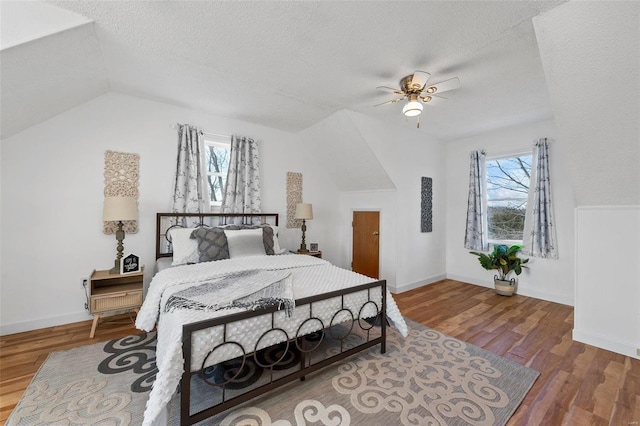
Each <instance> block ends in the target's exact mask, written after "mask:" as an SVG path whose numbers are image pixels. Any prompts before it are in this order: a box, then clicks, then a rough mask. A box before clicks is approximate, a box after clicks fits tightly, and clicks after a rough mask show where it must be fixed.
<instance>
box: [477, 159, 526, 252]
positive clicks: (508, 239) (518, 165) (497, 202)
mask: <svg viewBox="0 0 640 426" xmlns="http://www.w3.org/2000/svg"><path fill="white" fill-rule="evenodd" d="M531 158H532V157H531V153H526V154H520V155H511V156H508V157H507V156H505V157H499V158H498V157H494V158H487V160H486V174H487V227H488V236H489V242H490V243H494V244H495V243H514V242H520V243H521V242H522V240H523V236H524V217H525V213H526V210H527V198H528V196H529V181H530V177H531Z"/></svg>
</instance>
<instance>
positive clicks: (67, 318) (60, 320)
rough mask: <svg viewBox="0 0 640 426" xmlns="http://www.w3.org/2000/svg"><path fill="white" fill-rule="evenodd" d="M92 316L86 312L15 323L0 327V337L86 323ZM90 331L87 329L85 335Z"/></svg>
mask: <svg viewBox="0 0 640 426" xmlns="http://www.w3.org/2000/svg"><path fill="white" fill-rule="evenodd" d="M92 318H93V316H92V315H90V314H89V313H88V312H86V311H82V312H77V313H74V314H69V315H61V316H59V317H52V318H41V319H37V320H33V321H24V322H16V323H13V324H3V325H0V336H5V335H7V334H15V333H22V332H23V331H31V330H38V329H41V328H47V327H55V326H56V325H64V324H71V323H74V322H80V321H87V320H90V319H92ZM89 331H91V329H90V328H87V333H88V332H89Z"/></svg>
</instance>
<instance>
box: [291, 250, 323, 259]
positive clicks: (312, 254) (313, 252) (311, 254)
mask: <svg viewBox="0 0 640 426" xmlns="http://www.w3.org/2000/svg"><path fill="white" fill-rule="evenodd" d="M293 253H295V254H306V255H307V256H313V257H318V258H320V259H322V252H321V251H308V252H306V253H300V252H299V251H294V252H293Z"/></svg>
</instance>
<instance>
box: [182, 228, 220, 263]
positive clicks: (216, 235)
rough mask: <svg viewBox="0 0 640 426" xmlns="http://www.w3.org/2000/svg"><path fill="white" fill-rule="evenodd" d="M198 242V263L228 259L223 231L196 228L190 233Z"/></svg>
mask: <svg viewBox="0 0 640 426" xmlns="http://www.w3.org/2000/svg"><path fill="white" fill-rule="evenodd" d="M191 238H195V239H196V240H198V253H199V256H200V262H211V261H215V260H222V259H229V246H228V245H227V237H226V236H225V235H224V230H222V229H220V228H198V229H196V230H195V231H193V232H192V233H191Z"/></svg>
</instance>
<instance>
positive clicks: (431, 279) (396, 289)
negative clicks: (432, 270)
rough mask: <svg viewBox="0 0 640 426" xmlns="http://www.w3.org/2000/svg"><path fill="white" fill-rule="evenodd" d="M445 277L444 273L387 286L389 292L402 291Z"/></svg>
mask: <svg viewBox="0 0 640 426" xmlns="http://www.w3.org/2000/svg"><path fill="white" fill-rule="evenodd" d="M445 278H447V276H446V275H445V274H441V275H436V276H434V277H430V278H426V279H424V280H421V281H416V282H414V283H411V284H405V285H403V286H399V287H389V291H390V292H391V293H404V292H405V291H409V290H413V289H415V288H419V287H422V286H425V285H429V284H433V283H435V282H438V281H442V280H444V279H445Z"/></svg>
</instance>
